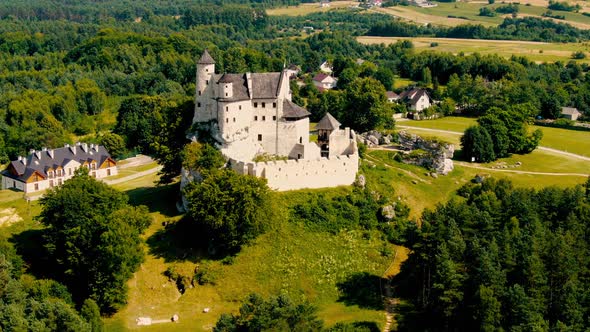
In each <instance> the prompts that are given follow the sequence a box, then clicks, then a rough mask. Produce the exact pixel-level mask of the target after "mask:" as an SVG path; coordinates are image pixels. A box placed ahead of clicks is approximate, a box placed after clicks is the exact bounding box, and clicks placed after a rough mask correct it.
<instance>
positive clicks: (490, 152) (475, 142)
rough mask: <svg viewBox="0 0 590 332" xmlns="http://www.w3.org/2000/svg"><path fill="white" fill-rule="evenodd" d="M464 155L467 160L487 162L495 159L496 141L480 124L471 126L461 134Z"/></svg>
mask: <svg viewBox="0 0 590 332" xmlns="http://www.w3.org/2000/svg"><path fill="white" fill-rule="evenodd" d="M461 147H462V152H463V155H464V156H465V158H466V159H467V160H472V158H474V159H475V161H477V162H482V163H487V162H490V161H492V160H494V159H495V157H496V156H495V155H494V143H493V142H492V138H491V137H490V134H489V133H488V131H487V130H486V129H485V128H483V127H481V126H479V125H476V126H471V127H469V128H467V129H466V130H465V133H464V134H463V136H461Z"/></svg>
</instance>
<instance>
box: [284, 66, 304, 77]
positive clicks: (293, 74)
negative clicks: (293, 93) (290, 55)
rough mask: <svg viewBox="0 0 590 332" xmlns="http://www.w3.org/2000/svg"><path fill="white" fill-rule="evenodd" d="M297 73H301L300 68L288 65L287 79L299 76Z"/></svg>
mask: <svg viewBox="0 0 590 332" xmlns="http://www.w3.org/2000/svg"><path fill="white" fill-rule="evenodd" d="M299 73H301V67H299V66H298V65H296V64H290V65H289V67H287V77H289V79H295V78H297V75H299Z"/></svg>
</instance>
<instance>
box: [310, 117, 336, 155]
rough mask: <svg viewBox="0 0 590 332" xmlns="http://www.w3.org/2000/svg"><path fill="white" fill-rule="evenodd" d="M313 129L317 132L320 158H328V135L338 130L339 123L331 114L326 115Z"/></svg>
mask: <svg viewBox="0 0 590 332" xmlns="http://www.w3.org/2000/svg"><path fill="white" fill-rule="evenodd" d="M315 128H316V129H317V131H318V145H319V146H320V149H321V154H322V157H328V156H329V155H330V135H331V134H332V132H333V131H334V130H338V129H340V122H338V120H336V118H334V117H333V116H332V114H330V113H326V115H325V116H324V117H323V118H322V119H321V120H320V121H319V122H318V124H317V125H316V127H315Z"/></svg>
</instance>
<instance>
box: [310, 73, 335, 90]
mask: <svg viewBox="0 0 590 332" xmlns="http://www.w3.org/2000/svg"><path fill="white" fill-rule="evenodd" d="M312 82H313V84H314V85H315V86H316V87H317V88H318V89H319V90H320V91H325V90H330V89H333V88H335V87H336V84H337V83H338V79H336V78H334V77H332V75H330V74H326V73H319V74H317V75H315V76H314V77H313V79H312Z"/></svg>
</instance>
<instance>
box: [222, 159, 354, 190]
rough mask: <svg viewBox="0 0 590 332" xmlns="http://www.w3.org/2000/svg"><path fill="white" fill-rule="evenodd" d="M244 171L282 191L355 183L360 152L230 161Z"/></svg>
mask: <svg viewBox="0 0 590 332" xmlns="http://www.w3.org/2000/svg"><path fill="white" fill-rule="evenodd" d="M229 164H230V167H231V168H232V169H233V170H234V171H236V172H238V173H240V174H248V175H253V176H257V177H262V178H265V179H267V181H268V186H269V187H270V188H271V189H275V190H278V191H284V190H297V189H305V188H326V187H336V186H345V185H346V186H347V185H351V184H352V183H353V182H354V181H355V179H356V172H357V170H358V164H359V156H358V153H355V154H351V155H343V156H337V157H330V158H319V159H311V160H309V159H307V160H306V159H300V160H292V159H290V160H277V161H266V162H243V161H238V160H235V159H230V160H229Z"/></svg>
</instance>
